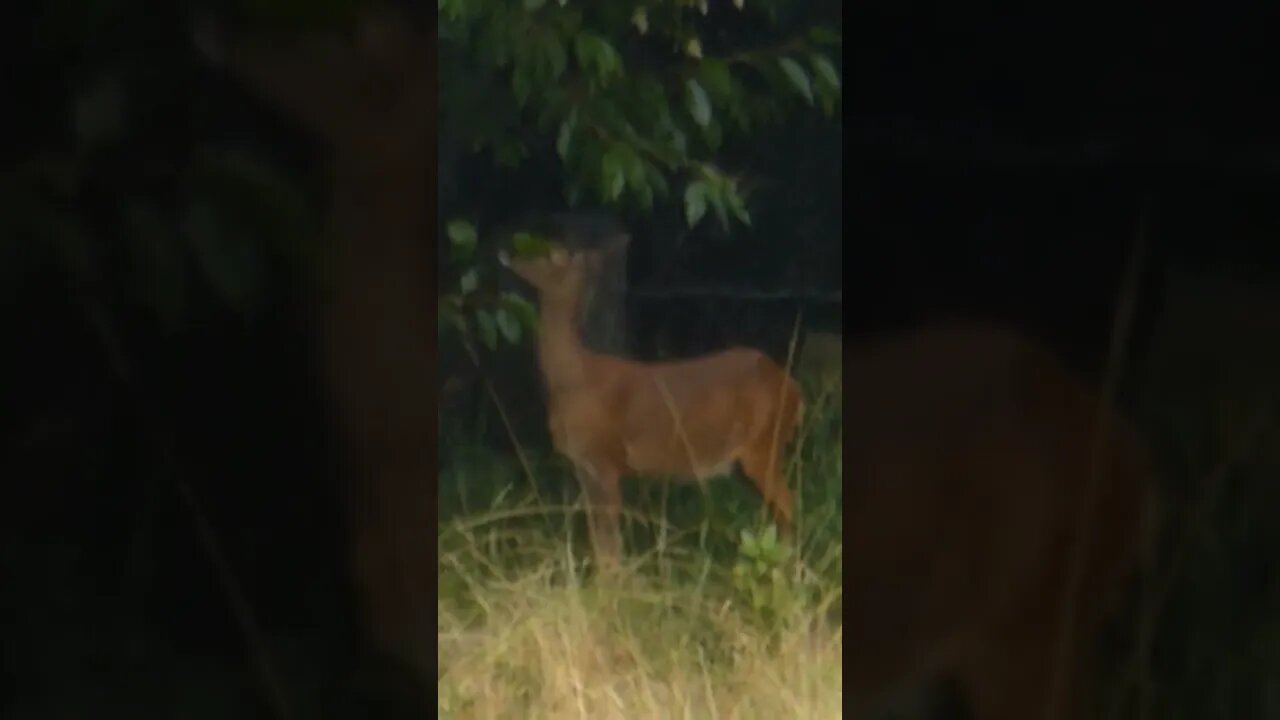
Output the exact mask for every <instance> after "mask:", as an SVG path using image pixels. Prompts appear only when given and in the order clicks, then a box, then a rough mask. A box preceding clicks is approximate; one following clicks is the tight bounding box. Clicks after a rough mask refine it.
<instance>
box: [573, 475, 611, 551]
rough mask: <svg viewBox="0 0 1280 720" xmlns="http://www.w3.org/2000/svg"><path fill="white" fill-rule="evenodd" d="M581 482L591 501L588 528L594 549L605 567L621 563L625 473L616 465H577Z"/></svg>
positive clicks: (585, 494)
mask: <svg viewBox="0 0 1280 720" xmlns="http://www.w3.org/2000/svg"><path fill="white" fill-rule="evenodd" d="M577 475H578V482H579V483H581V485H582V491H583V494H584V496H585V498H586V500H587V528H588V530H589V531H590V535H591V549H592V552H593V553H594V555H595V559H596V563H597V565H598V566H599V567H600V568H601V569H604V568H611V567H615V566H616V565H617V564H618V560H619V558H620V556H621V555H622V534H621V530H620V528H619V527H618V513H619V511H620V510H621V508H622V488H621V473H619V472H617V471H616V470H613V469H612V468H598V467H583V466H579V467H578V468H577Z"/></svg>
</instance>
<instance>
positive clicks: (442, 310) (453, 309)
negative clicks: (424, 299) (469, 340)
mask: <svg viewBox="0 0 1280 720" xmlns="http://www.w3.org/2000/svg"><path fill="white" fill-rule="evenodd" d="M436 324H437V326H438V327H442V328H444V327H452V328H453V329H455V330H457V331H458V332H459V333H464V334H465V333H466V332H467V318H466V316H465V315H463V314H462V312H461V311H460V310H459V309H458V306H457V305H455V304H453V303H444V302H442V303H440V305H439V306H438V307H437V309H436Z"/></svg>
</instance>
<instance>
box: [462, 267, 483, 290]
mask: <svg viewBox="0 0 1280 720" xmlns="http://www.w3.org/2000/svg"><path fill="white" fill-rule="evenodd" d="M478 287H480V273H479V272H478V271H477V270H476V269H475V268H471V269H469V270H467V271H466V272H464V273H462V277H461V278H460V279H459V280H458V288H459V289H460V290H461V291H462V294H463V295H468V294H470V293H473V292H475V291H476V288H478Z"/></svg>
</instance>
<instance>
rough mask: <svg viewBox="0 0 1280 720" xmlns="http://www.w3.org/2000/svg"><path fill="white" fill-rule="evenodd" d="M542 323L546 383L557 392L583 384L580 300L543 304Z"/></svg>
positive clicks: (540, 337) (540, 336)
mask: <svg viewBox="0 0 1280 720" xmlns="http://www.w3.org/2000/svg"><path fill="white" fill-rule="evenodd" d="M541 306H542V312H541V324H542V327H541V329H540V330H539V334H538V361H539V363H540V364H541V366H542V374H543V377H544V378H545V380H546V383H547V390H548V391H549V392H551V393H555V392H556V391H557V390H561V389H564V388H566V387H573V386H576V385H580V384H582V382H583V369H584V368H583V358H584V355H585V350H584V348H583V346H582V337H581V335H580V331H579V327H578V298H576V297H575V298H574V299H572V300H551V299H548V298H547V297H545V296H544V297H543V298H542V301H541Z"/></svg>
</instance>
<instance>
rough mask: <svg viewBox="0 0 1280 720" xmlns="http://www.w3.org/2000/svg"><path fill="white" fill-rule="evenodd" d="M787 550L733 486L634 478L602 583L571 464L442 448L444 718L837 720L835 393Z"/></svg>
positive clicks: (455, 444)
mask: <svg viewBox="0 0 1280 720" xmlns="http://www.w3.org/2000/svg"><path fill="white" fill-rule="evenodd" d="M806 396H807V403H808V405H809V408H810V409H809V410H808V412H807V414H806V420H805V423H804V425H803V426H802V428H801V430H800V432H799V437H798V439H797V441H795V442H794V443H793V444H792V445H791V450H792V452H791V453H790V456H789V464H788V478H789V481H790V485H791V487H792V489H793V490H794V491H795V492H796V496H797V518H798V520H797V535H798V540H799V542H798V543H797V546H796V547H795V548H794V549H793V550H789V549H788V548H787V547H786V546H783V545H780V544H778V543H777V542H776V541H775V540H774V538H773V536H772V533H771V531H770V529H769V526H768V525H766V523H765V521H764V515H763V508H762V504H761V503H760V500H759V497H758V496H757V495H755V493H754V492H753V491H752V490H751V489H750V487H749V485H748V484H747V483H746V482H745V481H742V480H739V479H737V478H730V477H722V478H718V479H715V480H712V481H710V483H708V484H707V485H706V486H705V488H704V487H700V486H698V485H696V484H690V485H681V484H668V483H661V482H647V481H646V480H645V479H643V478H636V479H628V480H627V481H626V487H625V491H624V497H625V501H624V502H625V508H626V516H625V517H626V522H625V523H624V537H625V538H626V541H625V542H626V548H627V560H626V563H625V565H624V570H623V572H622V573H620V574H619V576H618V577H617V578H612V579H610V580H609V581H608V582H605V581H597V580H595V579H594V577H593V574H592V572H591V568H590V562H589V560H588V559H587V558H588V557H589V554H590V553H589V547H588V545H587V544H586V528H585V526H586V521H585V516H584V515H583V513H582V511H581V508H580V507H579V506H577V502H578V498H577V496H578V493H577V486H576V483H575V482H574V480H573V477H572V475H571V473H570V471H569V468H568V467H567V465H566V464H565V463H564V462H563V461H562V460H559V459H558V458H556V457H554V456H552V455H550V454H549V453H548V452H547V451H541V452H539V451H537V450H536V449H533V448H522V453H521V454H522V455H523V456H524V461H523V462H522V461H521V459H520V458H519V456H518V455H517V453H516V452H514V450H513V449H512V446H511V445H510V444H509V445H508V447H506V448H497V449H495V448H492V447H484V446H481V445H480V444H479V443H477V442H475V441H473V440H470V439H469V436H468V433H467V432H466V430H465V429H460V428H450V429H447V430H446V431H445V434H444V435H443V436H442V438H441V445H440V448H441V458H442V459H441V463H442V467H441V482H440V506H441V509H440V565H439V571H438V572H439V582H440V584H439V587H440V595H439V601H438V603H439V604H438V613H439V614H438V617H439V641H440V646H439V698H440V700H439V712H440V717H442V718H592V719H593V720H595V719H597V718H599V719H602V720H603V719H608V718H619V719H621V718H629V719H630V718H659V717H661V718H698V719H699V720H702V719H707V718H769V719H771V720H772V719H774V718H780V717H787V718H835V717H838V716H839V715H840V711H841V699H842V695H841V648H842V643H843V637H842V629H841V624H840V608H841V587H840V577H841V552H842V548H841V539H840V522H841V515H840V508H841V496H842V491H841V483H840V477H841V447H840V436H841V417H840V404H839V397H840V388H839V387H838V386H836V387H828V388H825V389H818V388H813V387H810V388H807V392H806Z"/></svg>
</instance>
